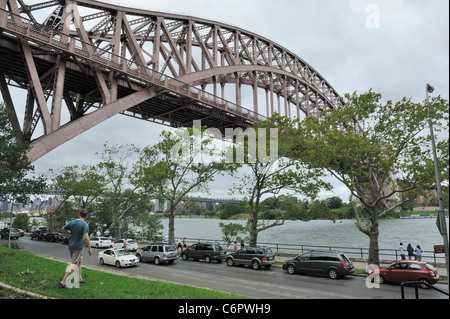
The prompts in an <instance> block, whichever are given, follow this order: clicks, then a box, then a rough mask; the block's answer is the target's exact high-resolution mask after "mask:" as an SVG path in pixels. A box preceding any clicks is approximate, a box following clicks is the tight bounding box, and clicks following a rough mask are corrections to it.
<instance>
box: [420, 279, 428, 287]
mask: <svg viewBox="0 0 450 319" xmlns="http://www.w3.org/2000/svg"><path fill="white" fill-rule="evenodd" d="M419 281H420V284H419V287H420V288H422V289H428V288H429V286H428V285H429V284H430V282H429V281H428V280H427V279H425V278H422V279H420V280H419Z"/></svg>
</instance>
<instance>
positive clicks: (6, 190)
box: [0, 103, 46, 204]
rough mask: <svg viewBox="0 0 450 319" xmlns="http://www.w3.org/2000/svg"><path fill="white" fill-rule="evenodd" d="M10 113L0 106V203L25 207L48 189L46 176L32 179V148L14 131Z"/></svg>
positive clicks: (1, 104)
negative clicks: (8, 201)
mask: <svg viewBox="0 0 450 319" xmlns="http://www.w3.org/2000/svg"><path fill="white" fill-rule="evenodd" d="M11 119H12V115H11V111H10V110H9V109H7V108H6V107H5V106H4V105H3V103H0V200H13V201H15V202H16V203H22V204H25V203H27V201H28V200H29V195H32V194H40V193H42V192H43V191H44V189H45V188H46V180H45V178H44V177H43V176H39V177H30V176H29V175H30V174H31V173H32V172H33V171H34V167H33V165H32V164H31V162H30V160H29V159H28V157H27V152H28V150H29V145H28V144H26V143H23V142H22V141H21V138H20V136H19V135H18V134H17V132H16V131H15V130H14V127H13V124H12V120H11Z"/></svg>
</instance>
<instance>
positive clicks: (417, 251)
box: [416, 245, 422, 261]
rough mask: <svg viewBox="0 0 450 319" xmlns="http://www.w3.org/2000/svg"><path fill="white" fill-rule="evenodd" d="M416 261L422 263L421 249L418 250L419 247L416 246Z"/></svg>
mask: <svg viewBox="0 0 450 319" xmlns="http://www.w3.org/2000/svg"><path fill="white" fill-rule="evenodd" d="M416 260H417V261H422V249H421V248H420V246H419V245H417V247H416Z"/></svg>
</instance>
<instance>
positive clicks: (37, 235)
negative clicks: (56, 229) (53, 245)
mask: <svg viewBox="0 0 450 319" xmlns="http://www.w3.org/2000/svg"><path fill="white" fill-rule="evenodd" d="M47 232H48V230H47V228H46V227H39V228H38V229H36V230H34V231H33V232H32V233H31V236H30V239H37V240H42V239H43V236H42V234H43V233H47Z"/></svg>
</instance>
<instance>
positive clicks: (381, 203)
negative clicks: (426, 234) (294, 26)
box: [286, 91, 448, 264]
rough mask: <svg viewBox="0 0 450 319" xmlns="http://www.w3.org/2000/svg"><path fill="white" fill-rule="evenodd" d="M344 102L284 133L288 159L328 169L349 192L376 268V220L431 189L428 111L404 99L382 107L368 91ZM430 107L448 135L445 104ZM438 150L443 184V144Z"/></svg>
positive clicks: (445, 173) (434, 103)
mask: <svg viewBox="0 0 450 319" xmlns="http://www.w3.org/2000/svg"><path fill="white" fill-rule="evenodd" d="M345 99H346V101H345V105H346V106H345V107H344V108H341V109H337V110H334V111H333V112H330V113H329V114H326V115H325V116H324V117H323V118H308V119H306V120H304V121H302V122H301V123H299V126H298V127H297V128H293V129H292V130H290V131H289V132H286V133H287V135H288V137H289V138H290V140H291V142H290V144H291V147H290V148H288V152H287V155H288V156H292V157H294V158H298V159H301V160H302V161H304V162H305V163H307V164H308V165H310V166H312V167H316V168H320V169H325V170H327V171H328V172H329V173H331V174H332V175H333V176H334V177H335V178H336V179H337V180H339V181H340V182H342V183H343V184H344V185H345V186H346V187H347V188H348V189H349V190H350V192H351V195H352V197H353V198H354V199H355V200H354V201H353V205H354V208H355V212H356V217H357V223H356V224H357V227H358V229H359V230H360V231H361V232H363V233H364V234H366V235H367V236H368V237H369V240H370V244H369V251H370V252H369V263H370V264H379V246H378V236H379V219H380V218H382V217H383V216H385V215H386V214H387V213H388V212H390V211H393V210H395V209H396V208H397V207H399V206H400V205H401V204H402V203H403V202H405V201H407V200H409V199H411V198H415V197H416V196H417V195H418V194H421V193H423V192H424V191H425V190H427V189H429V188H430V187H432V186H433V185H434V184H435V176H434V166H433V159H432V158H433V157H432V156H431V153H430V152H431V149H430V147H429V145H430V144H429V142H430V136H429V135H427V132H428V130H427V127H428V123H427V118H428V113H427V108H426V105H425V104H424V103H413V102H412V101H411V99H406V98H404V99H402V100H401V101H398V102H395V103H394V102H392V101H388V102H386V103H382V102H380V100H381V94H378V93H374V92H372V91H369V92H367V93H364V94H361V95H358V94H356V93H354V94H352V95H350V94H346V95H345ZM431 106H432V117H433V121H434V123H435V126H436V128H437V131H439V129H446V130H447V131H448V101H446V100H444V99H442V98H440V97H437V98H434V99H433V100H432V101H431ZM444 145H445V146H444ZM439 150H440V155H441V156H440V162H441V168H443V174H442V176H446V177H447V179H448V140H447V141H446V143H440V144H439ZM446 154H447V156H446Z"/></svg>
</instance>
